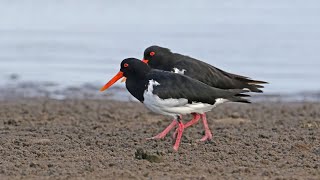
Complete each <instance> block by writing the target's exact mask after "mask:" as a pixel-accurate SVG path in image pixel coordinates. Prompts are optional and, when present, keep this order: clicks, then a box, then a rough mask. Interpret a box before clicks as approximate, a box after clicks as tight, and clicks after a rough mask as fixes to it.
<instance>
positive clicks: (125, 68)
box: [120, 58, 151, 78]
mask: <svg viewBox="0 0 320 180" xmlns="http://www.w3.org/2000/svg"><path fill="white" fill-rule="evenodd" d="M150 70H151V68H150V67H149V66H148V65H147V64H145V63H143V62H142V61H140V60H139V59H136V58H127V59H124V60H123V61H122V62H121V64H120V72H122V73H123V76H124V77H126V78H129V77H135V78H144V77H145V75H146V74H147V73H148V72H149V71H150Z"/></svg>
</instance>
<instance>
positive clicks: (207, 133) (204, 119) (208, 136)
mask: <svg viewBox="0 0 320 180" xmlns="http://www.w3.org/2000/svg"><path fill="white" fill-rule="evenodd" d="M201 117H202V122H203V126H204V130H205V135H204V136H203V137H202V138H201V139H200V141H206V140H211V139H212V133H211V131H210V129H209V125H208V122H207V117H206V114H201Z"/></svg>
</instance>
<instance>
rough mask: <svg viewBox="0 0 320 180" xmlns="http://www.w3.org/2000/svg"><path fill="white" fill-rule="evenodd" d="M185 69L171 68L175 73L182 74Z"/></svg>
mask: <svg viewBox="0 0 320 180" xmlns="http://www.w3.org/2000/svg"><path fill="white" fill-rule="evenodd" d="M185 71H187V70H185V69H182V70H180V69H178V68H173V72H174V73H177V74H184V72H185Z"/></svg>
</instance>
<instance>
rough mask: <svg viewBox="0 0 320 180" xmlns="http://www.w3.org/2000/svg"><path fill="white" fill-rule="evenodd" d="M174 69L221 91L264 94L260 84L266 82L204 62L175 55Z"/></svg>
mask: <svg viewBox="0 0 320 180" xmlns="http://www.w3.org/2000/svg"><path fill="white" fill-rule="evenodd" d="M175 58H176V59H175V64H174V65H173V66H174V67H176V68H178V69H180V70H182V69H185V70H186V71H185V72H184V74H185V75H186V76H189V77H191V78H194V79H197V80H199V81H201V82H203V83H205V84H208V85H210V86H212V87H216V88H221V89H243V88H247V89H250V91H252V92H262V90H260V89H259V88H263V86H262V85H260V84H265V83H266V82H264V81H258V80H252V79H250V78H248V77H245V76H241V75H237V74H232V73H228V72H226V71H223V70H221V69H219V68H216V67H214V66H212V65H210V64H207V63H205V62H203V61H200V60H197V59H194V58H191V57H189V56H184V55H181V54H177V53H175Z"/></svg>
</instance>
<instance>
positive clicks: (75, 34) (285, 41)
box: [0, 0, 320, 93]
mask: <svg viewBox="0 0 320 180" xmlns="http://www.w3.org/2000/svg"><path fill="white" fill-rule="evenodd" d="M319 19H320V1H318V0H309V1H304V0H281V1H279V0H269V1H264V2H262V1H251V0H231V1H228V2H225V1H212V0H204V1H182V0H181V1H169V0H164V1H147V0H142V1H131V0H130V1H129V0H124V1H102V0H87V1H85V0H69V1H58V0H54V1H51V0H50V1H49V0H27V1H11V0H0V84H1V85H5V84H7V83H8V82H9V81H10V80H9V79H10V76H12V74H17V75H18V82H25V81H32V82H54V83H57V84H59V86H63V87H65V86H78V85H81V84H84V83H93V84H99V85H100V84H101V85H102V84H103V83H105V82H106V81H107V80H108V79H110V78H111V77H112V76H113V75H114V74H115V73H116V72H117V71H118V69H119V63H120V62H121V60H122V59H124V58H126V57H137V58H142V54H143V50H144V49H145V48H146V47H148V46H150V45H154V44H157V45H162V46H166V47H169V48H171V49H172V50H173V51H175V52H180V53H184V54H187V55H191V56H193V57H196V58H199V59H201V60H204V61H206V62H208V63H210V64H213V65H215V66H217V67H219V68H222V69H224V70H227V71H229V72H232V73H238V74H242V75H247V76H249V77H254V78H256V79H260V80H265V81H269V82H271V84H270V85H268V86H267V88H266V91H267V92H269V93H278V92H280V93H287V92H288V93H293V92H300V91H318V90H320V83H319V77H320V71H319V68H320V55H319V53H320V21H319ZM119 84H120V83H119Z"/></svg>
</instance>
